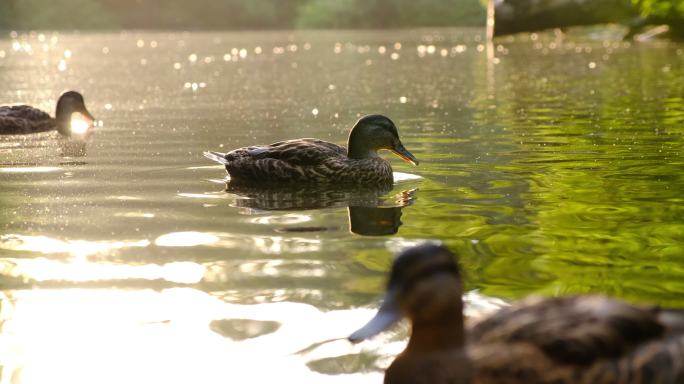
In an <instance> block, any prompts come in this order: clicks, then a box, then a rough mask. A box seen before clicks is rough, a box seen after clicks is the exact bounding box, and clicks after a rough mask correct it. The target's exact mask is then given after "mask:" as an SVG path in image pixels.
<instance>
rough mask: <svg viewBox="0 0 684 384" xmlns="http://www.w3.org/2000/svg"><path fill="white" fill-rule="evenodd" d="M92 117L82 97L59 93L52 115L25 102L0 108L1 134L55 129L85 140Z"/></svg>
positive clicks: (87, 136) (90, 132)
mask: <svg viewBox="0 0 684 384" xmlns="http://www.w3.org/2000/svg"><path fill="white" fill-rule="evenodd" d="M94 121H95V118H94V117H93V116H92V115H91V114H90V112H88V110H87V109H86V107H85V102H84V101H83V96H82V95H81V94H80V93H78V92H75V91H68V92H65V93H63V94H62V96H60V97H59V100H58V101H57V108H56V112H55V118H54V119H53V118H52V117H50V115H49V114H48V113H46V112H43V111H41V110H39V109H36V108H33V107H31V106H28V105H15V106H9V107H0V134H2V135H20V134H29V133H38V132H46V131H52V130H55V129H56V130H57V131H58V132H59V133H60V134H61V135H62V136H64V137H66V138H70V139H74V140H83V141H84V140H87V139H88V138H89V137H90V135H91V134H92V127H93V124H94Z"/></svg>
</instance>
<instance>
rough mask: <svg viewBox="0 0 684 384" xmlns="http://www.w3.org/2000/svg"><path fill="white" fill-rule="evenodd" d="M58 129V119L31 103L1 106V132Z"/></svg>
mask: <svg viewBox="0 0 684 384" xmlns="http://www.w3.org/2000/svg"><path fill="white" fill-rule="evenodd" d="M55 129H57V121H56V120H55V119H53V118H52V117H50V115H49V114H47V113H46V112H43V111H41V110H40V109H37V108H33V107H31V106H29V105H15V106H10V107H6V106H2V107H0V134H3V135H24V134H29V133H38V132H46V131H52V130H55Z"/></svg>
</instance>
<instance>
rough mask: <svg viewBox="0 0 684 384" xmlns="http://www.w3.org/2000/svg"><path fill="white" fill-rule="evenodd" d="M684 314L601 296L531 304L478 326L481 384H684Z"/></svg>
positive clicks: (472, 338) (474, 346) (475, 354)
mask: <svg viewBox="0 0 684 384" xmlns="http://www.w3.org/2000/svg"><path fill="white" fill-rule="evenodd" d="M683 329H684V313H682V312H681V311H670V310H661V309H659V308H657V307H637V306H632V305H629V304H626V303H624V302H621V301H617V300H612V299H608V298H606V297H601V296H583V297H571V298H556V299H546V300H544V299H532V300H526V301H523V302H521V303H519V304H516V305H513V306H511V307H510V308H506V309H503V310H501V311H499V312H497V313H496V314H495V315H493V316H492V317H490V318H488V319H486V320H484V321H482V322H480V323H478V324H475V325H474V326H473V327H472V329H471V332H470V334H469V343H470V344H469V345H470V346H469V348H468V351H469V355H470V356H471V358H472V359H473V361H474V365H475V366H476V370H477V376H478V380H476V382H477V383H479V384H484V383H497V384H506V383H516V384H517V383H526V384H532V383H557V384H564V383H596V384H599V383H602V384H609V383H610V384H614V383H631V384H641V383H642V384H647V383H669V384H681V383H684V333H682V330H683Z"/></svg>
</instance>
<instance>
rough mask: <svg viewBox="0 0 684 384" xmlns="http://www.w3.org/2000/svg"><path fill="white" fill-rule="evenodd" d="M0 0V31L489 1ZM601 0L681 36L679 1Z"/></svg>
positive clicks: (417, 11) (357, 22) (311, 19)
mask: <svg viewBox="0 0 684 384" xmlns="http://www.w3.org/2000/svg"><path fill="white" fill-rule="evenodd" d="M2 2H3V5H2V7H0V30H5V31H11V30H45V29H52V30H90V31H100V30H120V29H125V30H192V31H197V30H207V31H209V30H285V29H399V28H416V27H450V26H454V27H464V26H484V25H485V24H486V9H485V8H486V3H487V0H193V1H192V2H188V1H186V0H56V1H55V2H54V3H52V4H51V6H46V3H45V0H2ZM565 3H567V2H565ZM565 3H564V4H565ZM605 3H606V4H608V8H607V9H604V8H602V9H601V12H603V13H607V14H611V15H623V16H620V17H622V18H623V19H624V20H618V19H619V18H620V17H618V16H616V18H618V19H616V20H610V21H614V22H622V23H624V24H625V25H628V26H630V27H631V26H632V25H633V24H634V23H635V22H636V23H643V24H668V25H670V26H671V28H672V31H673V33H675V34H676V35H680V36H684V0H613V1H612V2H605ZM502 4H503V6H497V9H498V8H499V7H501V8H502V10H503V8H511V7H513V8H516V12H515V13H516V15H515V18H516V19H518V20H523V23H527V22H525V21H524V19H525V17H529V16H532V18H533V16H534V14H535V12H539V10H538V9H535V7H537V8H539V7H538V6H537V5H535V4H537V3H536V2H534V1H526V0H503V1H502ZM551 4H553V3H551ZM611 4H612V5H611ZM56 5H58V6H56ZM611 7H613V8H614V9H613V10H612V11H611ZM550 9H553V7H550ZM613 11H614V12H613ZM518 13H519V14H518ZM558 16H559V19H563V18H562V17H561V16H562V15H558ZM497 17H498V16H497ZM596 17H598V16H596ZM544 18H545V19H548V18H549V15H545V16H544ZM590 18H594V15H591V17H590ZM551 19H556V17H552V18H551ZM599 19H600V20H602V19H601V18H600V17H598V19H597V20H599ZM588 22H589V21H588ZM574 23H575V22H573V24H574ZM589 23H591V22H589ZM533 24H534V23H533ZM559 26H562V25H559ZM528 27H530V28H533V27H534V26H532V25H530V26H528ZM525 28H526V27H525V26H522V30H526V29H525Z"/></svg>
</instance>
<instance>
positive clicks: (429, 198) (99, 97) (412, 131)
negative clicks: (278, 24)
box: [0, 30, 684, 384]
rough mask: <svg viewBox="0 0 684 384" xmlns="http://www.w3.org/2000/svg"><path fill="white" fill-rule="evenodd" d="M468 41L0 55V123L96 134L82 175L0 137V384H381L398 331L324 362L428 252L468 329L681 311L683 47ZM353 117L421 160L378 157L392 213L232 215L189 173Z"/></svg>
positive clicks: (253, 207)
mask: <svg viewBox="0 0 684 384" xmlns="http://www.w3.org/2000/svg"><path fill="white" fill-rule="evenodd" d="M483 35H484V33H483V31H480V30H410V31H387V32H268V33H135V32H129V33H106V34H95V33H80V34H78V33H74V34H63V33H62V34H53V33H32V34H26V35H24V34H18V35H16V36H13V35H6V36H3V37H2V38H1V39H0V84H2V87H0V104H9V103H28V104H32V105H36V106H38V107H41V108H44V109H46V110H49V111H52V110H53V108H54V100H55V99H56V97H57V96H58V95H59V93H60V92H62V91H64V90H67V89H77V90H80V91H82V92H83V94H84V95H85V98H86V103H87V105H88V108H89V110H90V111H91V112H92V113H93V115H95V116H96V117H97V118H98V119H100V120H102V122H103V126H102V127H98V130H97V132H96V134H95V135H94V137H93V141H92V143H90V144H89V146H88V148H87V154H86V156H83V157H74V156H69V154H68V153H66V154H65V153H64V152H63V150H62V148H60V145H59V144H58V140H57V138H56V135H55V134H39V135H31V136H24V137H17V136H7V137H0V193H1V194H0V256H1V258H0V273H1V274H2V276H1V277H0V288H2V293H1V295H2V296H1V297H2V299H1V300H0V321H1V324H2V327H1V328H0V365H1V366H2V371H1V372H2V373H1V377H2V380H1V381H2V382H11V383H21V384H29V383H31V384H32V383H53V382H70V383H93V382H98V383H122V382H126V383H149V382H167V383H176V382H179V383H180V382H201V383H213V382H217V383H218V382H221V383H225V382H238V383H242V382H266V381H267V380H268V381H272V380H273V379H276V380H277V379H282V378H287V381H292V382H294V381H295V380H297V381H298V382H303V383H313V382H316V383H333V382H345V383H346V382H355V383H361V382H369V383H379V382H381V370H382V368H383V367H385V366H386V365H387V364H388V362H389V361H391V358H392V357H393V355H394V354H395V353H397V352H398V351H400V350H401V348H402V347H403V343H404V339H405V334H406V333H405V328H401V327H400V328H399V329H397V330H395V331H394V332H389V333H387V334H384V335H382V336H380V337H378V338H376V339H375V340H373V341H369V342H366V343H362V344H361V345H357V346H352V345H349V344H348V343H347V342H346V341H344V340H337V341H333V342H330V343H325V344H322V345H318V344H315V343H319V342H322V341H325V340H329V339H335V338H340V337H344V336H346V335H348V334H349V333H350V332H351V331H353V330H355V329H356V327H358V326H360V325H361V324H363V323H364V322H365V321H366V320H368V319H369V318H370V316H371V315H372V311H373V308H375V307H376V306H377V300H378V297H379V294H380V292H381V290H382V287H383V284H384V279H385V272H386V271H387V269H388V267H389V265H390V263H391V258H392V254H393V253H395V252H397V251H399V250H401V249H403V248H404V247H406V246H409V245H411V244H414V243H417V242H420V241H424V240H441V241H443V242H444V243H446V244H447V245H449V246H450V247H451V248H452V249H454V250H455V251H457V252H458V254H459V255H460V258H461V263H462V264H463V266H464V268H465V270H466V286H467V290H468V291H469V293H468V297H467V298H468V301H469V303H471V304H470V306H469V308H470V311H471V312H470V313H471V314H472V315H474V316H477V315H478V313H480V312H481V311H487V310H489V309H491V308H493V307H496V306H497V305H500V303H501V301H500V300H504V301H508V300H513V299H516V298H520V297H523V296H525V295H528V294H533V293H534V294H542V295H563V294H572V293H587V292H602V293H607V294H611V295H615V296H618V297H623V298H626V299H629V300H632V301H652V302H656V303H660V304H663V305H674V306H684V295H683V293H684V283H683V282H684V267H683V266H684V246H682V241H684V219H683V217H684V196H683V195H682V191H683V190H684V177H683V175H684V172H683V171H684V161H683V160H682V155H683V154H682V150H683V149H684V148H683V144H684V136H683V135H684V100H683V95H684V46H683V45H681V44H677V43H669V42H649V43H641V44H634V43H628V42H622V41H620V40H619V38H618V37H619V36H618V35H613V34H612V33H610V32H608V33H605V32H592V31H589V32H588V33H586V32H585V33H582V34H570V35H568V36H565V37H558V36H554V35H552V34H549V35H545V34H541V35H521V36H518V37H516V38H511V39H505V40H502V41H499V42H498V43H497V44H495V45H493V46H490V47H488V46H486V45H485V44H484V43H483V42H482V40H483ZM367 113H382V114H385V115H388V116H390V117H391V118H392V119H393V120H394V121H395V123H396V124H397V126H398V127H399V132H400V134H401V137H402V141H403V142H404V144H405V146H406V147H407V148H408V149H409V150H410V151H411V152H413V153H414V154H415V155H416V157H417V158H418V159H420V160H421V164H420V166H419V167H412V166H410V165H408V164H406V163H403V162H401V161H400V160H399V159H397V158H395V157H393V156H392V155H391V154H385V155H386V157H387V158H388V159H391V161H392V164H393V166H394V168H395V171H397V172H401V173H403V175H399V176H400V177H398V181H397V183H396V185H395V187H394V189H393V190H392V191H382V192H381V193H371V194H365V193H357V192H354V191H347V192H339V191H332V192H331V191H327V192H321V193H318V192H316V191H310V190H302V191H291V192H288V193H280V192H277V193H259V191H256V192H250V193H243V194H241V195H238V194H235V193H230V192H226V182H225V171H224V170H223V169H222V167H221V166H220V165H215V164H212V163H211V162H209V161H207V160H206V159H204V158H203V156H202V152H203V151H205V150H217V151H222V150H224V151H226V150H229V149H231V148H235V147H240V146H245V145H251V144H259V143H270V142H274V141H278V140H283V139H289V138H297V137H318V138H321V139H325V140H330V141H334V142H337V143H340V144H343V143H344V142H345V139H346V135H347V134H348V130H349V127H350V126H351V125H352V124H353V123H354V121H355V120H356V119H357V118H358V117H359V116H361V115H363V114H367ZM414 176H419V177H414ZM308 347H311V348H308ZM297 352H299V353H297Z"/></svg>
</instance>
